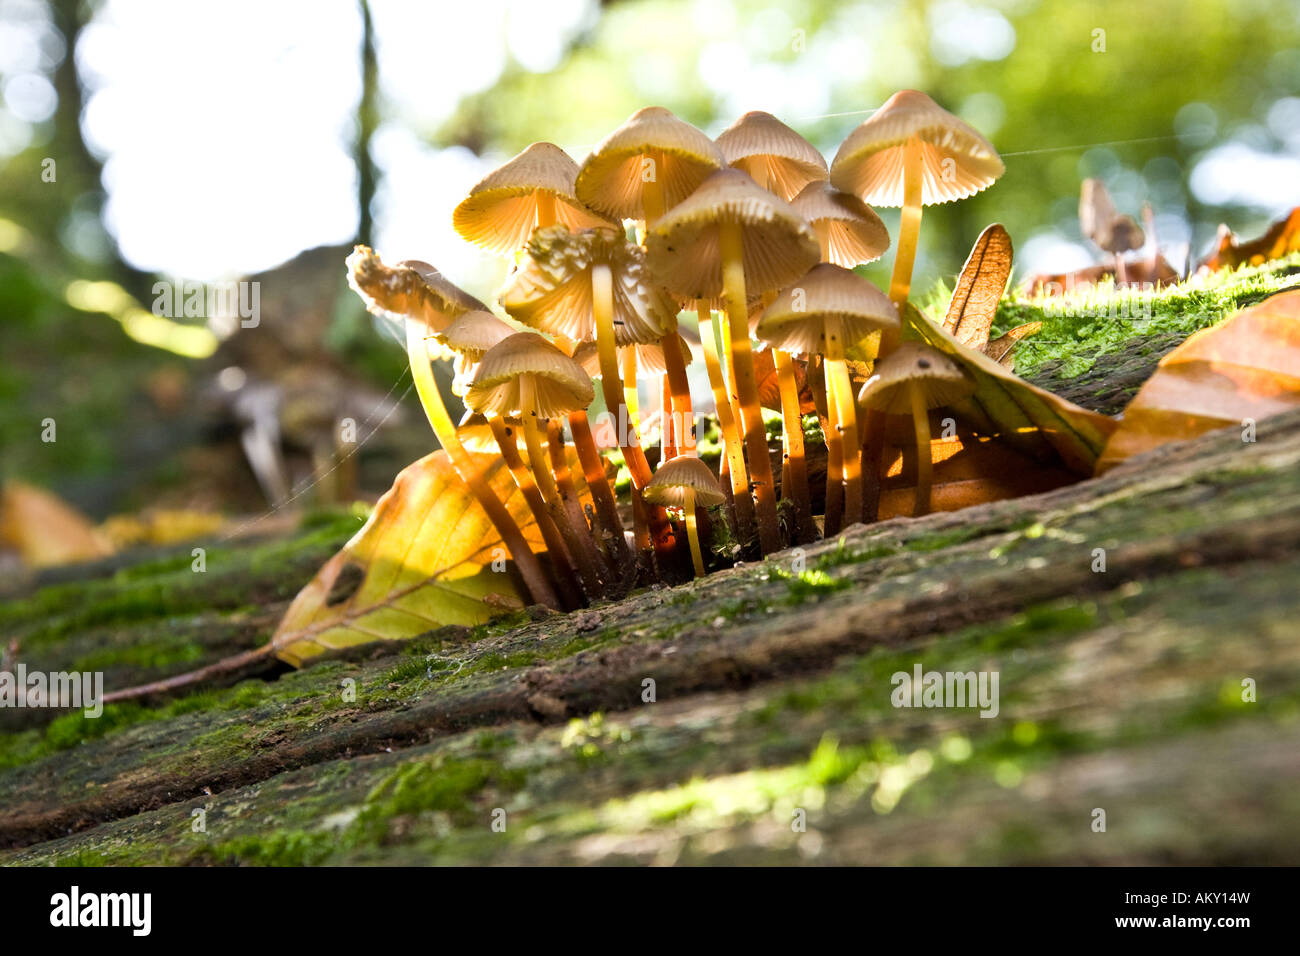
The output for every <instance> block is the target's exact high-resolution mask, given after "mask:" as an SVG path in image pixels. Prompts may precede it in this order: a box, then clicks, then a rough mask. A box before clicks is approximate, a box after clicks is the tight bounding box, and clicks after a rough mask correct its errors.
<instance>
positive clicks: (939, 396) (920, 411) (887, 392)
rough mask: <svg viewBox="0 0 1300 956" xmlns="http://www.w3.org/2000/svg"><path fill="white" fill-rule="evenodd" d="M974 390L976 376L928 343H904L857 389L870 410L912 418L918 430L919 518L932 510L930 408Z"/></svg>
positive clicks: (916, 509) (916, 514) (914, 511)
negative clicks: (860, 388)
mask: <svg viewBox="0 0 1300 956" xmlns="http://www.w3.org/2000/svg"><path fill="white" fill-rule="evenodd" d="M974 391H975V382H974V380H973V379H972V378H971V377H970V376H969V375H968V374H967V373H966V372H965V371H964V370H963V369H962V368H961V366H959V365H958V364H957V363H956V362H954V361H953V360H952V359H951V358H949V357H948V356H946V355H944V354H943V353H942V352H940V351H938V350H937V349H933V348H931V347H930V346H928V345H922V344H921V343H919V342H904V343H903V344H902V345H900V346H899V347H898V348H896V349H895V350H894V351H893V352H891V353H890V354H889V355H888V356H887V357H886V358H885V359H883V360H882V361H881V362H879V363H878V364H877V365H876V367H875V369H874V370H873V372H872V375H871V378H869V379H867V383H866V384H865V385H863V386H862V391H861V392H859V393H858V401H859V402H860V403H861V404H862V405H863V407H865V408H872V409H877V410H879V411H881V412H883V413H884V414H886V415H911V417H912V427H913V428H914V429H915V432H916V503H915V505H913V507H912V514H913V516H914V517H920V516H921V515H924V514H929V513H930V485H931V481H932V473H933V469H932V467H931V452H930V409H932V408H939V407H941V406H943V405H950V404H952V403H953V402H956V401H960V400H961V399H963V398H965V397H966V396H967V395H970V394H971V393H972V392H974Z"/></svg>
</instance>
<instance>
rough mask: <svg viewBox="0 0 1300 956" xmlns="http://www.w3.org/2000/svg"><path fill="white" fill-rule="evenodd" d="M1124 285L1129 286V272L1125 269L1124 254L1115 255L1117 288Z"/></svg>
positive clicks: (1117, 253)
mask: <svg viewBox="0 0 1300 956" xmlns="http://www.w3.org/2000/svg"><path fill="white" fill-rule="evenodd" d="M1122 285H1128V270H1126V269H1125V268H1124V254H1123V253H1122V252H1116V253H1115V288H1117V289H1118V288H1119V287H1120V286H1122Z"/></svg>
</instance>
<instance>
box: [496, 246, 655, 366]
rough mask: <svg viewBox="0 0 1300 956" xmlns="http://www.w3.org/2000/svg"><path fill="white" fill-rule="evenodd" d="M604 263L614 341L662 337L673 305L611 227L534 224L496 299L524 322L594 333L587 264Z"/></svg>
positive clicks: (574, 333)
mask: <svg viewBox="0 0 1300 956" xmlns="http://www.w3.org/2000/svg"><path fill="white" fill-rule="evenodd" d="M595 264H602V265H606V266H608V267H609V269H610V272H611V274H612V277H613V286H614V341H615V342H616V343H617V344H618V345H631V344H633V343H635V342H651V341H655V340H657V339H659V338H661V337H662V336H663V334H664V330H665V329H666V328H667V327H668V320H669V319H670V318H671V317H672V316H675V315H676V314H677V306H676V303H674V302H673V301H672V299H671V297H669V296H668V295H667V294H665V293H664V292H663V290H661V289H660V288H659V287H658V286H656V285H654V284H653V283H651V282H650V281H649V279H648V276H647V274H646V265H645V253H644V251H643V250H642V249H641V247H640V246H637V245H635V244H633V243H630V242H628V241H627V240H626V238H624V236H623V235H622V233H620V232H617V231H615V230H613V229H587V230H583V231H582V232H570V231H569V230H568V229H566V228H565V227H563V226H551V227H550V228H547V229H538V230H537V231H536V232H535V233H534V234H533V237H532V239H530V240H529V241H528V245H527V247H526V250H525V254H524V256H523V258H522V259H521V260H520V261H519V265H518V266H517V267H516V269H515V271H514V272H512V273H511V274H510V276H509V277H508V278H507V279H506V284H505V288H503V289H502V290H501V295H500V298H499V301H500V302H501V305H502V307H503V308H504V309H505V310H506V311H507V312H509V313H510V315H511V316H513V317H514V318H515V319H517V320H518V321H520V322H522V323H523V324H524V325H528V326H531V327H533V328H535V329H540V330H541V331H543V332H550V333H552V334H558V335H563V336H565V337H566V338H569V339H573V340H574V341H582V340H585V339H592V338H595V335H596V320H595V313H594V312H593V309H592V292H591V268H592V266H593V265H595Z"/></svg>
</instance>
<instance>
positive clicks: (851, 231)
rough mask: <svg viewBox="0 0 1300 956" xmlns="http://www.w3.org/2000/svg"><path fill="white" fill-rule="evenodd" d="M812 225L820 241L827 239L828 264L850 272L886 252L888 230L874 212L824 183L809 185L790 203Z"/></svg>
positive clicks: (862, 203)
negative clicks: (831, 263) (824, 237)
mask: <svg viewBox="0 0 1300 956" xmlns="http://www.w3.org/2000/svg"><path fill="white" fill-rule="evenodd" d="M790 205H792V206H793V207H794V209H795V212H797V213H799V215H801V216H803V217H804V219H806V220H808V222H809V223H810V224H811V225H812V227H813V229H814V230H815V231H816V232H817V236H818V238H819V239H820V238H821V236H822V234H823V232H824V233H825V235H826V237H827V239H828V243H827V245H828V250H827V251H828V252H829V254H830V258H829V259H827V261H828V262H833V263H834V264H835V265H837V266H844V267H845V268H848V269H851V268H853V267H854V266H858V265H862V264H863V263H865V262H875V261H876V260H877V259H879V258H880V257H881V256H883V255H884V254H885V250H886V249H888V248H889V230H888V229H886V228H885V224H884V223H883V222H881V220H880V217H879V216H877V215H876V211H875V210H874V209H872V208H871V207H870V206H868V205H867V204H866V203H864V202H863V201H862V200H861V199H859V198H858V197H857V196H854V195H853V194H851V193H844V192H840V191H839V190H838V189H836V188H835V187H834V186H832V185H831V184H830V183H828V182H811V183H809V184H808V185H807V186H805V187H804V188H803V189H802V190H800V192H799V195H797V196H795V197H794V201H793V202H791V203H790Z"/></svg>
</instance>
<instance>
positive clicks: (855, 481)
mask: <svg viewBox="0 0 1300 956" xmlns="http://www.w3.org/2000/svg"><path fill="white" fill-rule="evenodd" d="M826 374H827V376H828V378H829V380H830V381H832V382H834V391H835V427H836V428H837V429H838V431H839V433H840V454H841V456H842V457H841V459H840V460H841V463H842V464H841V467H842V469H843V472H844V513H845V514H846V515H847V516H848V517H847V519H846V520H847V521H849V522H850V523H852V522H854V521H857V520H858V516H859V515H861V514H862V460H861V457H860V456H859V453H858V449H859V447H860V445H859V442H858V418H857V402H856V400H855V399H854V397H853V386H852V384H851V383H850V381H849V369H848V365H847V364H846V363H845V361H844V324H843V323H842V322H841V321H840V320H839V319H838V318H836V317H834V316H832V317H830V318H828V319H827V322H826Z"/></svg>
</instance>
